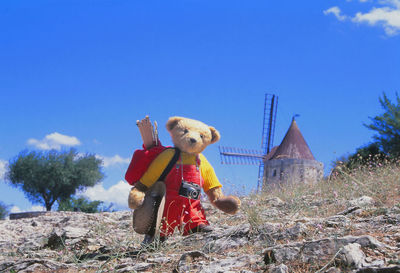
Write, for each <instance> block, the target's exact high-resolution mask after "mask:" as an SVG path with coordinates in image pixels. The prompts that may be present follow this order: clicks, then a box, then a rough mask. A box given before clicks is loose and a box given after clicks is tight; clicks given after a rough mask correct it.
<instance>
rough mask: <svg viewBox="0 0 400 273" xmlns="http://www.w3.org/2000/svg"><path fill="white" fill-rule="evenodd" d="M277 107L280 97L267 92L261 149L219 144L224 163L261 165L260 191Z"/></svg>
mask: <svg viewBox="0 0 400 273" xmlns="http://www.w3.org/2000/svg"><path fill="white" fill-rule="evenodd" d="M277 108H278V97H277V96H276V95H273V94H265V101H264V117H263V125H262V137H261V150H250V149H242V148H232V147H224V146H219V153H220V156H221V163H222V164H243V165H259V168H258V181H257V190H258V191H259V190H260V187H261V186H262V181H263V176H264V160H265V158H266V156H267V155H268V153H269V152H270V151H271V149H272V147H273V140H274V133H275V122H276V111H277Z"/></svg>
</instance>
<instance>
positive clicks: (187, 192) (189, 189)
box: [179, 180, 201, 200]
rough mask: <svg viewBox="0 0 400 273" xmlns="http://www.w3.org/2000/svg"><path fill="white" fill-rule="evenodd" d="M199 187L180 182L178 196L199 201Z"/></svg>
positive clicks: (183, 181)
mask: <svg viewBox="0 0 400 273" xmlns="http://www.w3.org/2000/svg"><path fill="white" fill-rule="evenodd" d="M200 192H201V187H200V186H199V185H197V184H195V183H192V182H188V181H185V180H182V183H181V187H180V188H179V195H180V196H183V197H186V198H190V199H195V200H197V199H199V197H200Z"/></svg>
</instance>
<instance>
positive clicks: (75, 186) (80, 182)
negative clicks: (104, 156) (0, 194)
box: [6, 149, 104, 211]
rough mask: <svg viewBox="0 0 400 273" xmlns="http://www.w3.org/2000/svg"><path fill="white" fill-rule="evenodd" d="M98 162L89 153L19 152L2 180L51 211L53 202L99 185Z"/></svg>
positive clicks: (66, 198) (99, 169)
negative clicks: (4, 179)
mask: <svg viewBox="0 0 400 273" xmlns="http://www.w3.org/2000/svg"><path fill="white" fill-rule="evenodd" d="M101 164H102V161H101V159H98V158H96V156H95V155H91V154H85V155H82V154H78V153H77V151H76V150H75V149H70V150H69V151H56V150H50V151H46V152H39V151H31V152H28V151H23V152H21V153H20V154H19V155H18V156H16V157H15V158H14V159H12V160H10V162H9V164H8V170H7V173H6V180H8V181H9V182H10V184H11V185H12V186H14V187H16V188H19V189H21V190H22V191H23V192H24V193H25V196H26V197H27V198H28V199H29V200H30V201H31V202H32V203H39V204H42V205H44V206H45V207H46V210H47V211H50V210H51V207H52V206H53V204H54V202H55V201H57V200H68V199H70V198H71V196H72V195H74V194H75V192H76V191H77V190H83V189H85V188H86V187H91V186H94V185H95V184H97V183H98V182H100V181H101V180H102V179H103V177H104V175H103V173H102V171H101Z"/></svg>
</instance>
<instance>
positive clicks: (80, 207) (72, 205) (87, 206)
mask: <svg viewBox="0 0 400 273" xmlns="http://www.w3.org/2000/svg"><path fill="white" fill-rule="evenodd" d="M102 204H103V202H102V201H98V200H95V201H90V200H88V199H86V198H85V197H79V198H74V197H72V198H70V199H68V200H62V201H59V202H58V211H81V212H86V213H95V212H101V211H104V209H103V208H102V207H99V206H100V205H102Z"/></svg>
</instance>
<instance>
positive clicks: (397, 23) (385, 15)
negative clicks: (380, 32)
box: [323, 0, 400, 36]
mask: <svg viewBox="0 0 400 273" xmlns="http://www.w3.org/2000/svg"><path fill="white" fill-rule="evenodd" d="M359 2H361V3H365V2H370V1H368V0H359ZM379 4H380V5H382V6H381V7H378V8H377V7H373V8H372V9H371V10H369V11H368V12H364V13H363V12H357V13H356V14H355V15H354V16H347V15H343V14H342V11H341V9H340V8H339V7H337V6H335V7H331V8H329V9H327V10H324V11H323V13H324V14H325V15H328V14H333V15H334V16H335V17H336V18H337V19H338V20H339V21H345V20H347V19H350V20H351V21H352V22H354V23H359V24H362V23H363V24H367V25H370V26H381V27H383V29H384V31H385V33H386V35H388V36H394V35H396V34H399V33H400V0H381V1H379Z"/></svg>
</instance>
